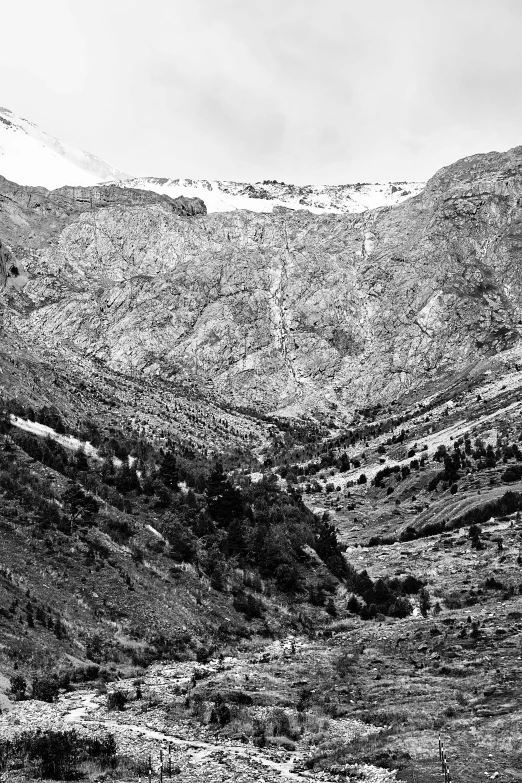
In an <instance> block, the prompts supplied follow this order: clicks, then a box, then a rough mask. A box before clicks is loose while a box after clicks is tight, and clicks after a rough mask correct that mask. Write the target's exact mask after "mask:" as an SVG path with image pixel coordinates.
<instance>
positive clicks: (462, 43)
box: [0, 0, 522, 184]
mask: <svg viewBox="0 0 522 783" xmlns="http://www.w3.org/2000/svg"><path fill="white" fill-rule="evenodd" d="M2 6H3V7H2V44H1V46H0V106H5V107H7V108H9V109H11V110H12V111H13V112H14V113H15V114H19V115H21V116H22V117H25V118H26V119H28V120H31V121H32V122H34V123H36V124H37V125H38V126H39V127H40V128H41V129H42V130H45V131H47V132H48V133H51V134H52V135H54V136H57V137H58V138H60V139H62V140H64V141H67V142H69V143H71V144H74V145H76V146H79V147H81V148H83V149H85V150H88V151H89V152H91V153H94V154H95V155H97V156H98V157H100V158H102V159H103V160H105V161H106V162H108V163H110V164H111V165H113V166H115V167H117V168H119V169H121V170H122V171H124V172H126V173H128V174H131V175H136V176H158V177H192V178H194V179H200V178H204V179H231V180H237V181H253V180H263V179H277V180H280V181H281V180H283V181H285V182H295V183H299V184H305V183H317V184H319V183H325V184H326V183H328V184H333V183H349V182H378V181H381V182H385V181H390V180H418V181H424V180H426V179H427V178H429V177H430V176H431V175H432V174H433V173H434V172H435V171H436V170H437V169H438V168H440V167H441V166H444V165H447V164H449V163H452V162H453V161H455V160H457V159H459V158H462V157H464V156H467V155H471V154H474V153H477V152H488V151H490V150H505V149H508V148H509V147H513V146H515V145H517V144H522V94H521V87H520V85H521V84H522V46H521V44H520V42H521V40H522V2H521V0H487V2H486V1H485V0H364V2H361V0H188V1H187V0H147V2H143V0H140V2H138V1H137V0H89V2H85V3H83V2H79V0H45V2H42V0H17V2H16V3H9V4H7V3H3V4H2Z"/></svg>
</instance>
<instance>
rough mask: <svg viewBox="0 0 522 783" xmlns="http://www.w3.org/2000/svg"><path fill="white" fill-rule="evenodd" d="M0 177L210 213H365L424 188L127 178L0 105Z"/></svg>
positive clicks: (419, 185)
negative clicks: (95, 189)
mask: <svg viewBox="0 0 522 783" xmlns="http://www.w3.org/2000/svg"><path fill="white" fill-rule="evenodd" d="M0 176H3V177H5V178H6V179H8V180H11V181H13V182H16V183H18V184H19V185H32V186H42V187H45V188H48V189H50V190H52V189H56V188H60V187H63V186H66V185H73V186H82V185H83V186H89V185H96V184H98V183H102V182H103V183H108V185H109V186H114V185H117V186H119V187H123V188H134V189H137V190H149V191H153V192H155V193H158V194H161V195H166V196H169V197H171V198H174V199H175V198H178V197H180V196H182V197H184V198H199V199H202V200H203V201H204V203H205V205H206V208H207V211H208V212H230V211H234V210H238V209H247V210H250V211H252V212H271V211H272V210H273V208H274V207H277V206H288V207H291V208H292V209H306V210H309V211H311V212H314V213H317V214H320V213H323V212H332V213H334V214H342V213H344V212H363V211H364V210H366V209H372V208H374V207H378V206H383V205H391V204H397V203H399V202H401V201H403V200H404V199H405V198H408V197H409V196H411V195H416V194H417V193H419V192H420V191H421V190H422V188H423V187H424V183H421V182H390V183H386V184H368V183H357V184H353V185H287V184H285V183H283V182H276V181H275V180H274V181H266V182H256V183H246V182H244V183H241V182H221V181H217V180H214V181H208V180H192V179H162V178H157V177H130V176H129V175H128V174H124V173H123V172H121V171H118V170H117V169H115V168H113V167H112V166H110V165H108V164H107V163H104V161H102V160H100V159H99V158H97V157H96V156H95V155H91V153H89V152H84V151H83V150H80V149H77V148H76V147H73V146H71V145H70V144H66V143H64V142H62V141H60V140H59V139H56V138H55V137H54V136H50V135H49V134H48V133H45V132H44V131H42V130H40V129H39V128H38V127H37V126H36V125H35V124H34V123H32V122H29V121H28V120H25V119H22V118H21V117H17V116H16V115H15V114H13V112H11V111H10V110H9V109H2V108H0Z"/></svg>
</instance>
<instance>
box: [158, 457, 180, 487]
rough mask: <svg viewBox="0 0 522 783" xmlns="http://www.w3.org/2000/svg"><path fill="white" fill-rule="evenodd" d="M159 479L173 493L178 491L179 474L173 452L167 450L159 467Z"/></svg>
mask: <svg viewBox="0 0 522 783" xmlns="http://www.w3.org/2000/svg"><path fill="white" fill-rule="evenodd" d="M159 477H160V479H161V481H163V483H164V484H165V486H166V487H168V488H169V489H170V490H172V491H173V492H178V490H179V472H178V463H177V461H176V457H175V456H174V454H173V452H172V451H171V450H170V449H169V451H167V453H166V454H165V456H164V458H163V462H162V463H161V467H160V469H159Z"/></svg>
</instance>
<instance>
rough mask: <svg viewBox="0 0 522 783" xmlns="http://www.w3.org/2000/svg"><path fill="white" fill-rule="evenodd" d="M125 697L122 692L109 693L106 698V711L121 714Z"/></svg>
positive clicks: (125, 701) (125, 700)
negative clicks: (115, 711)
mask: <svg viewBox="0 0 522 783" xmlns="http://www.w3.org/2000/svg"><path fill="white" fill-rule="evenodd" d="M127 700H128V699H127V696H126V694H125V693H123V691H111V693H109V694H108V696H107V709H108V710H118V711H119V712H122V711H123V709H124V707H125V705H126V704H127Z"/></svg>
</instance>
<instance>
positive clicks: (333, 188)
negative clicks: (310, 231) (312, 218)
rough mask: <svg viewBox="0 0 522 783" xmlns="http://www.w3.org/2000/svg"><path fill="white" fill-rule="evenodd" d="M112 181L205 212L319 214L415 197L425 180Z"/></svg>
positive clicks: (354, 210)
mask: <svg viewBox="0 0 522 783" xmlns="http://www.w3.org/2000/svg"><path fill="white" fill-rule="evenodd" d="M114 184H117V185H120V186H121V187H132V188H138V189H143V190H153V191H155V192H156V193H165V194H166V195H168V196H171V197H173V198H175V197H177V196H180V195H183V196H187V197H189V198H201V199H202V200H203V201H204V202H205V205H206V207H207V211H208V212H233V211H235V210H241V209H246V210H249V211H251V212H272V211H273V210H274V208H275V207H288V208H291V209H304V210H307V211H308V212H312V213H314V214H317V215H320V214H323V213H332V214H338V215H341V214H343V213H351V212H364V211H365V210H367V209H374V208H375V207H382V206H392V205H393V204H399V203H400V202H401V201H404V199H407V198H409V197H410V196H415V195H417V194H418V193H420V191H421V190H422V189H423V188H424V185H425V183H424V182H388V183H385V184H382V183H357V184H353V185H287V184H286V183H285V182H276V181H275V180H265V181H264V182H223V181H219V180H212V181H209V180H193V179H163V178H156V177H136V178H131V179H130V180H123V181H120V182H116V183H114Z"/></svg>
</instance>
